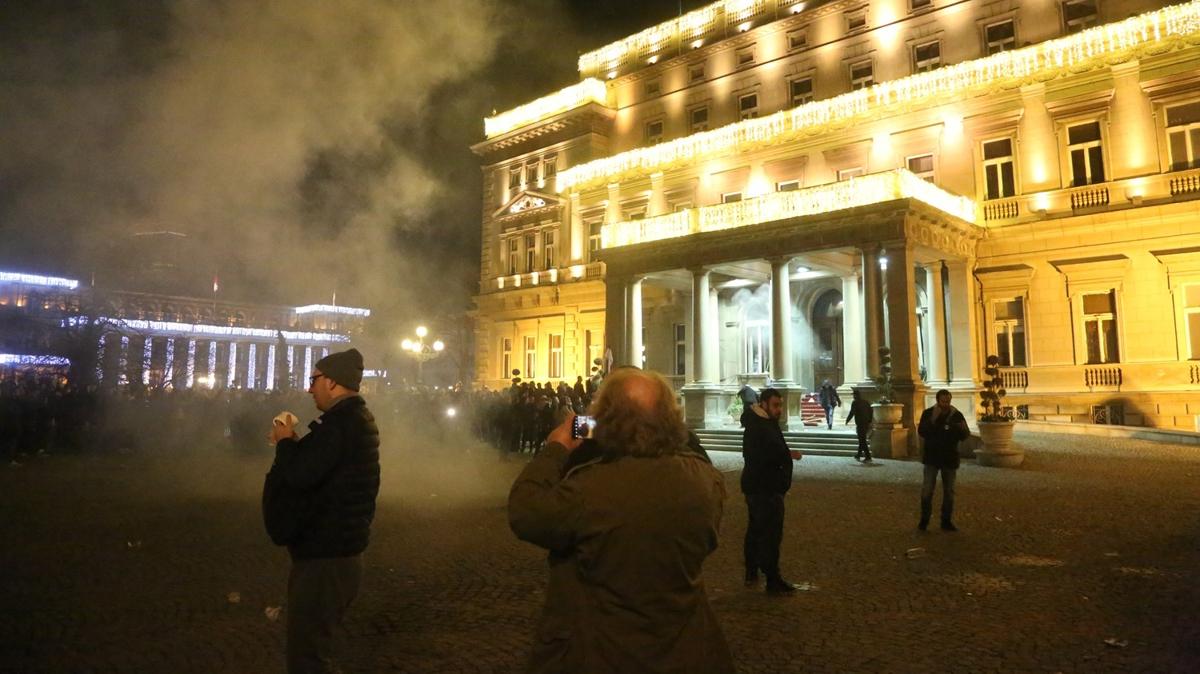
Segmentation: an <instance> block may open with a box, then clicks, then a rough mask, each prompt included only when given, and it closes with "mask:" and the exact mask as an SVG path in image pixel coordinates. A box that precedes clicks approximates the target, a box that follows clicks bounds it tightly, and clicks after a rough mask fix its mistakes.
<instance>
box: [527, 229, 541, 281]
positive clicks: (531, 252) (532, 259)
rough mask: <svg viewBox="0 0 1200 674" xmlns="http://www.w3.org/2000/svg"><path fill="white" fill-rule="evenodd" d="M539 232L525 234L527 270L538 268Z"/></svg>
mask: <svg viewBox="0 0 1200 674" xmlns="http://www.w3.org/2000/svg"><path fill="white" fill-rule="evenodd" d="M537 252H538V251H537V234H533V233H529V234H526V235H525V271H526V272H531V271H533V270H535V269H537V259H538V254H537Z"/></svg>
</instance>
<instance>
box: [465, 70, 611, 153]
mask: <svg viewBox="0 0 1200 674" xmlns="http://www.w3.org/2000/svg"><path fill="white" fill-rule="evenodd" d="M588 103H599V104H600V105H608V85H606V84H605V83H604V82H601V81H600V80H598V79H595V78H593V77H589V78H587V79H585V80H583V81H582V82H580V83H578V84H572V85H571V86H569V87H566V88H565V89H560V90H558V91H556V92H554V93H552V94H550V95H549V96H543V97H541V98H539V99H537V100H536V101H532V102H529V103H526V104H525V105H521V106H518V107H516V108H513V109H512V110H508V111H506V112H502V113H500V114H498V115H496V116H494V117H488V118H487V119H485V120H483V135H484V136H485V137H487V138H493V137H495V136H499V135H500V134H504V133H508V132H509V131H512V130H513V129H518V128H520V127H522V126H526V125H528V124H533V123H534V122H537V121H539V120H543V119H546V118H547V117H553V116H554V115H557V114H559V113H563V112H567V111H568V110H574V109H575V108H578V107H581V106H584V105H587V104H588Z"/></svg>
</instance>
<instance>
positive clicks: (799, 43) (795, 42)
mask: <svg viewBox="0 0 1200 674" xmlns="http://www.w3.org/2000/svg"><path fill="white" fill-rule="evenodd" d="M785 39H786V40H787V50H788V51H789V52H795V51H801V50H803V49H807V48H808V26H804V27H803V28H797V29H796V30H792V31H788V33H787V36H786V38H785Z"/></svg>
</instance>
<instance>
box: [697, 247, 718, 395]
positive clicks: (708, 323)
mask: <svg viewBox="0 0 1200 674" xmlns="http://www.w3.org/2000/svg"><path fill="white" fill-rule="evenodd" d="M691 271H692V373H693V380H694V381H695V383H697V384H711V383H713V371H712V361H713V353H712V351H713V350H714V349H715V348H716V344H717V340H716V335H715V334H714V333H713V331H712V327H713V326H712V315H711V314H712V309H713V307H712V302H711V301H710V299H709V292H710V290H711V289H712V272H710V271H709V270H707V269H693V270H691Z"/></svg>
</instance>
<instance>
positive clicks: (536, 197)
mask: <svg viewBox="0 0 1200 674" xmlns="http://www.w3.org/2000/svg"><path fill="white" fill-rule="evenodd" d="M561 204H562V200H561V199H559V198H558V197H556V196H552V195H549V194H544V193H542V192H520V193H518V194H517V196H515V197H513V198H512V199H509V200H508V202H507V203H505V204H504V205H503V206H501V207H500V209H499V210H497V211H496V212H495V213H494V214H492V217H493V218H503V217H509V216H513V215H521V214H523V213H526V212H529V211H539V210H542V209H546V208H557V207H558V206H560V205H561Z"/></svg>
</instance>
